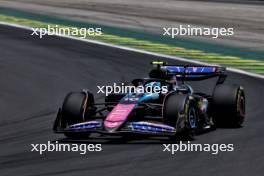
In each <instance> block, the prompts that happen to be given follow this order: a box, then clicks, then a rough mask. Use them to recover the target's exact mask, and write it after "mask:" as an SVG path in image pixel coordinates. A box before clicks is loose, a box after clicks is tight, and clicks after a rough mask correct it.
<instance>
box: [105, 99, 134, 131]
mask: <svg viewBox="0 0 264 176" xmlns="http://www.w3.org/2000/svg"><path fill="white" fill-rule="evenodd" d="M135 106H136V104H118V105H116V107H115V108H114V109H113V110H112V111H111V112H110V113H109V114H108V116H107V117H106V119H105V121H104V127H105V129H106V130H107V131H109V132H110V131H111V132H113V131H116V130H117V129H119V127H120V126H121V125H122V124H123V123H125V122H126V120H127V118H128V116H129V114H130V112H131V111H132V110H133V109H134V107H135Z"/></svg>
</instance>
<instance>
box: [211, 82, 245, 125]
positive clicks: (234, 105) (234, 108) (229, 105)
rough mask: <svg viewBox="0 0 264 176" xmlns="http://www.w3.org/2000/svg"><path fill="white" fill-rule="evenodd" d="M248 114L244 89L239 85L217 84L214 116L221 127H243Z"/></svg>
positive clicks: (213, 107) (214, 96) (213, 103)
mask: <svg viewBox="0 0 264 176" xmlns="http://www.w3.org/2000/svg"><path fill="white" fill-rule="evenodd" d="M245 115H246V99H245V93H244V89H243V87H241V86H238V85H225V84H222V85H217V86H216V87H215V90H214V93H213V99H212V116H213V121H214V123H215V124H216V125H217V126H219V127H233V128H235V127H241V126H242V124H243V122H244V120H245Z"/></svg>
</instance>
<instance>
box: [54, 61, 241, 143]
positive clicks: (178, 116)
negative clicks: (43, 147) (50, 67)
mask: <svg viewBox="0 0 264 176" xmlns="http://www.w3.org/2000/svg"><path fill="white" fill-rule="evenodd" d="M152 64H153V65H154V67H155V68H154V69H152V70H151V71H150V72H149V77H148V78H143V79H134V80H133V81H132V85H133V86H134V87H135V88H136V89H137V88H138V87H139V86H141V87H143V88H149V87H152V88H153V87H154V88H157V87H158V88H160V87H162V88H164V87H165V88H166V90H167V91H160V92H137V91H134V92H128V93H115V94H109V95H108V96H106V97H105V102H103V103H95V102H94V96H93V94H92V93H91V92H89V91H87V90H83V91H81V92H70V93H69V94H68V95H67V96H66V97H65V99H64V102H63V105H62V107H61V108H59V111H58V114H57V118H56V120H55V122H54V126H53V130H54V132H56V133H64V134H65V135H66V136H67V137H71V138H75V137H76V138H78V137H89V135H90V134H91V133H101V134H103V135H125V134H129V135H130V136H131V135H132V134H145V135H153V136H157V135H158V136H169V137H171V138H175V137H182V138H186V139H187V138H188V139H190V138H193V136H194V134H195V133H196V132H197V131H203V130H207V129H211V128H215V127H216V126H219V127H232V128H233V127H234V128H236V127H241V126H242V124H243V122H244V119H245V93H244V89H243V87H242V86H239V85H228V84H224V81H225V78H226V77H227V75H226V74H225V70H226V69H225V68H224V67H218V66H201V65H199V66H196V65H192V66H190V65H185V66H182V65H168V64H167V63H165V62H162V61H153V62H152ZM214 77H217V78H218V79H217V81H216V84H215V87H214V90H213V92H212V94H205V93H202V92H195V91H194V90H193V88H192V87H191V86H190V85H189V84H187V83H186V81H200V80H205V79H209V78H214Z"/></svg>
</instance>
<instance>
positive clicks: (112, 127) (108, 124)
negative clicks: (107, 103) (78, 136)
mask: <svg viewBox="0 0 264 176" xmlns="http://www.w3.org/2000/svg"><path fill="white" fill-rule="evenodd" d="M122 124H123V121H117V122H112V121H104V127H105V129H106V130H107V131H108V132H114V131H116V130H117V129H118V128H119V127H120V126H121V125H122Z"/></svg>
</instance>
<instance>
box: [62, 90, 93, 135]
mask: <svg viewBox="0 0 264 176" xmlns="http://www.w3.org/2000/svg"><path fill="white" fill-rule="evenodd" d="M93 104H94V97H93V95H92V94H91V93H89V92H87V93H86V92H70V93H69V94H67V96H66V97H65V99H64V102H63V105H62V110H61V114H62V116H61V126H62V127H63V128H65V127H67V126H69V125H72V124H75V123H80V122H83V121H85V120H87V118H89V116H90V115H91V113H92V109H93ZM73 135H75V136H80V134H77V133H76V134H75V133H65V136H67V137H73Z"/></svg>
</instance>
